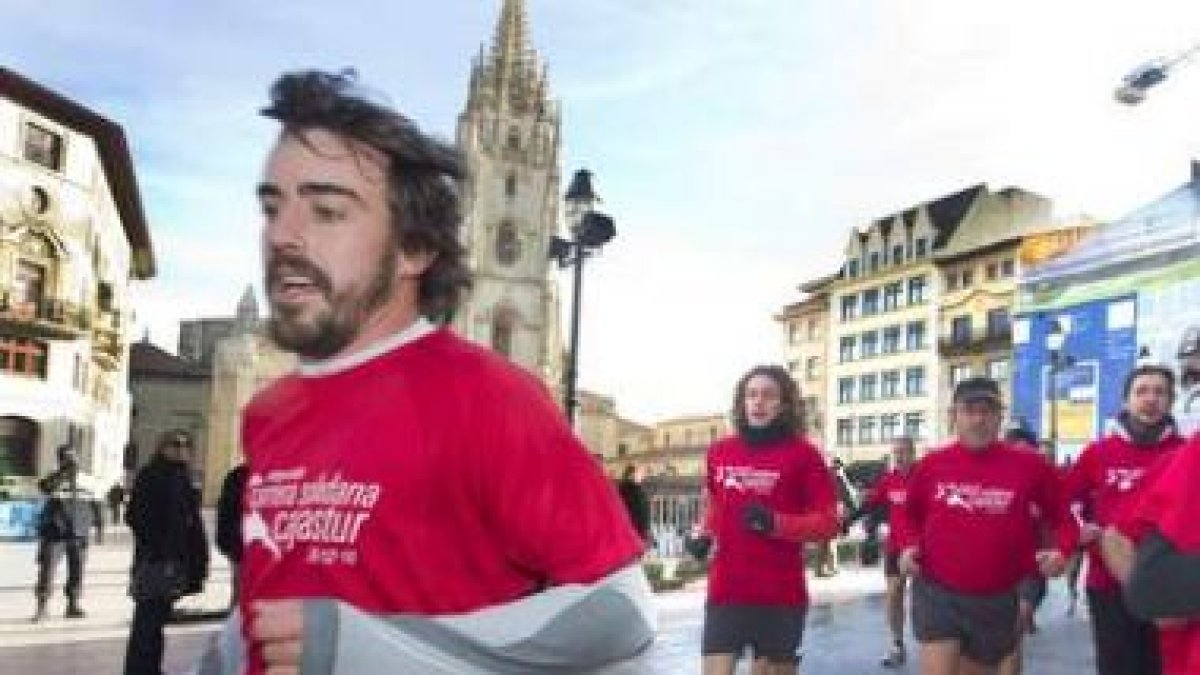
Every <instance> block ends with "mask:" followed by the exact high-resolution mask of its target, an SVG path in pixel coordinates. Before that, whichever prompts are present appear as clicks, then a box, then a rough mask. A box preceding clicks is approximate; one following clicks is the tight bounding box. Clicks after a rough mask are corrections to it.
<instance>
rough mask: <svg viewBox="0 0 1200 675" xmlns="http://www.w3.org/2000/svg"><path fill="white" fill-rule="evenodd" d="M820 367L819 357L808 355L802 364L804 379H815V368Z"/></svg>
mask: <svg viewBox="0 0 1200 675" xmlns="http://www.w3.org/2000/svg"><path fill="white" fill-rule="evenodd" d="M820 367H821V359H820V358H818V357H816V356H810V357H808V361H806V362H805V364H804V379H806V380H809V381H810V382H811V381H812V380H815V379H817V369H818V368H820Z"/></svg>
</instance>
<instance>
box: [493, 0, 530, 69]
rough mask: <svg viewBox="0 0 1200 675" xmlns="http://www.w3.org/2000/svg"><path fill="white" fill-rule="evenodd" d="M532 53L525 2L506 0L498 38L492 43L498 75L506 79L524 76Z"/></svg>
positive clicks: (499, 23)
mask: <svg viewBox="0 0 1200 675" xmlns="http://www.w3.org/2000/svg"><path fill="white" fill-rule="evenodd" d="M532 52H533V49H532V48H531V47H530V46H529V23H528V22H527V20H526V18H525V2H524V0H504V6H503V7H502V8H501V9H500V20H499V21H498V22H497V23H496V37H495V39H494V40H493V41H492V55H493V59H494V61H495V64H496V69H497V71H499V72H498V73H497V74H498V75H500V77H502V78H504V79H509V78H510V77H514V76H515V77H519V76H521V75H523V74H524V73H523V71H524V70H525V66H526V65H527V63H528V60H529V58H530V56H532Z"/></svg>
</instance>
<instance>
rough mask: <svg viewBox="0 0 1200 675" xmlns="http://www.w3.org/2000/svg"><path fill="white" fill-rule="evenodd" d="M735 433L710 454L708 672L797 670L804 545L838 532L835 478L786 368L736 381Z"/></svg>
mask: <svg viewBox="0 0 1200 675" xmlns="http://www.w3.org/2000/svg"><path fill="white" fill-rule="evenodd" d="M733 419H734V422H735V426H736V428H737V434H736V435H734V436H730V437H727V438H723V439H721V440H719V441H717V442H716V443H714V444H713V445H712V447H711V448H709V451H708V473H707V478H706V487H707V505H708V510H707V512H706V517H705V523H706V529H707V531H708V533H709V534H710V535H711V536H712V538H713V540H714V546H715V553H714V555H713V562H712V567H711V568H710V570H709V577H708V602H707V603H706V604H705V608H704V636H703V639H702V653H703V655H704V657H703V670H704V674H705V675H733V672H734V668H735V667H736V665H737V658H738V655H740V654H741V653H742V650H743V649H744V648H745V647H747V646H749V647H751V648H752V649H753V652H754V665H753V668H752V671H751V672H752V673H754V675H771V674H777V675H785V674H786V675H795V673H796V672H797V663H798V650H799V648H800V642H801V638H802V635H803V631H804V616H805V612H806V609H807V607H808V593H807V590H806V588H805V583H804V549H803V545H804V543H805V542H814V541H821V540H823V539H828V538H829V537H832V536H833V535H834V534H835V533H836V532H837V530H838V520H837V505H836V504H837V501H836V497H835V495H834V486H833V480H832V479H831V477H830V475H829V471H828V470H827V469H826V468H825V462H824V461H823V460H822V458H821V454H820V452H818V451H817V449H816V447H814V446H813V445H812V444H811V443H809V442H808V441H807V440H805V439H804V437H803V435H802V434H803V424H802V420H803V417H802V416H801V410H800V392H799V390H798V388H797V387H796V383H795V382H794V381H793V380H792V377H791V375H790V374H788V371H787V370H784V369H783V368H781V367H779V366H758V367H756V368H754V369H752V370H751V371H750V372H749V373H747V374H746V375H745V376H744V377H743V378H742V379H741V381H739V382H738V385H737V389H736V391H735V393H734V400H733Z"/></svg>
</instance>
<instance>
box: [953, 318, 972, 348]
mask: <svg viewBox="0 0 1200 675" xmlns="http://www.w3.org/2000/svg"><path fill="white" fill-rule="evenodd" d="M970 341H971V316H970V315H969V314H964V315H963V316H956V317H954V318H953V319H951V321H950V342H951V343H953V344H956V345H965V344H967V343H969V342H970Z"/></svg>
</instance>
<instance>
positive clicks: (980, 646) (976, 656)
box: [912, 577, 1020, 666]
mask: <svg viewBox="0 0 1200 675" xmlns="http://www.w3.org/2000/svg"><path fill="white" fill-rule="evenodd" d="M1019 615H1020V598H1019V597H1018V594H1017V590H1016V589H1015V588H1014V589H1013V590H1011V591H1008V592H1006V593H999V594H996V595H967V594H965V593H956V592H954V591H951V590H949V589H947V588H945V587H943V586H939V585H938V584H936V583H934V582H932V581H930V580H928V579H922V578H920V577H917V578H916V579H915V580H914V581H913V589H912V624H913V633H915V634H916V636H917V640H918V641H920V642H940V641H942V640H954V641H957V642H958V643H959V644H960V647H961V649H962V653H963V654H964V655H965V656H967V657H968V658H970V659H971V660H973V661H976V662H978V663H981V664H983V665H985V666H996V665H998V664H999V663H1000V662H1001V661H1002V660H1004V657H1005V656H1007V655H1008V654H1009V653H1010V652H1012V650H1013V649H1014V648H1016V646H1017V641H1018V640H1019V636H1018V635H1017V617H1018V616H1019Z"/></svg>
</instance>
